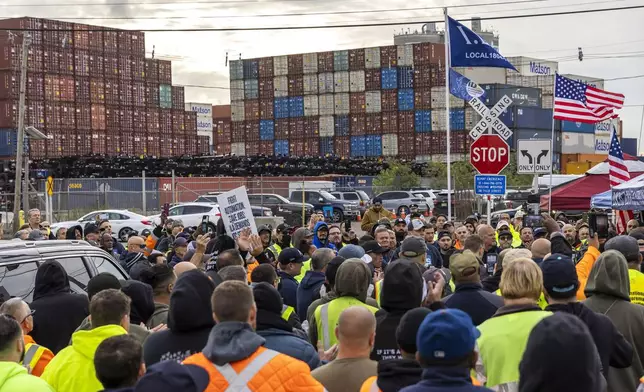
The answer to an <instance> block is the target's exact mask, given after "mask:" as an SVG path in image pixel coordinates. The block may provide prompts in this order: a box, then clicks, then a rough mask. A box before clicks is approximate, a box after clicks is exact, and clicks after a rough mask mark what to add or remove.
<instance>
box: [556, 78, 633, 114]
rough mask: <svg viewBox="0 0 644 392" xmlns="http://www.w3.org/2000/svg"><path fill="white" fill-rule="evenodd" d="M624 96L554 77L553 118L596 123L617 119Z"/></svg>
mask: <svg viewBox="0 0 644 392" xmlns="http://www.w3.org/2000/svg"><path fill="white" fill-rule="evenodd" d="M623 105H624V95H623V94H616V93H611V92H608V91H604V90H600V89H598V88H595V87H592V86H589V85H587V84H584V83H581V82H578V81H576V80H572V79H568V78H566V77H563V76H560V75H558V74H557V75H556V77H555V102H554V117H555V119H558V120H567V121H575V122H582V123H591V124H594V123H597V122H600V121H604V120H608V119H610V118H615V117H617V114H615V113H614V112H613V109H621V108H622V106H623Z"/></svg>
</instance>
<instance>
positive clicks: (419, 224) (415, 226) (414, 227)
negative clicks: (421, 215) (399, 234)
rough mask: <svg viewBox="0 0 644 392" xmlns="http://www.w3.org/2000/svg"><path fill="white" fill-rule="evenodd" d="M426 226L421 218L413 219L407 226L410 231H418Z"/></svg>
mask: <svg viewBox="0 0 644 392" xmlns="http://www.w3.org/2000/svg"><path fill="white" fill-rule="evenodd" d="M424 227H425V224H424V223H423V221H421V220H420V219H412V220H411V221H410V222H409V225H408V226H407V230H409V231H418V230H420V229H422V228H424Z"/></svg>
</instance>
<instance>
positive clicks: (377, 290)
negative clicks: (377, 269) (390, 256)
mask: <svg viewBox="0 0 644 392" xmlns="http://www.w3.org/2000/svg"><path fill="white" fill-rule="evenodd" d="M383 280H384V279H381V280H379V281H377V282H376V284H375V285H374V292H375V295H376V302H378V306H380V296H381V295H382V281H383Z"/></svg>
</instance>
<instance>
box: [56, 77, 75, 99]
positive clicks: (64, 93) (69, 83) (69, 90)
mask: <svg viewBox="0 0 644 392" xmlns="http://www.w3.org/2000/svg"><path fill="white" fill-rule="evenodd" d="M58 81H59V83H60V100H61V101H64V102H74V100H75V97H74V93H75V92H76V83H75V82H74V77H73V76H62V75H61V76H60V78H59V79H58Z"/></svg>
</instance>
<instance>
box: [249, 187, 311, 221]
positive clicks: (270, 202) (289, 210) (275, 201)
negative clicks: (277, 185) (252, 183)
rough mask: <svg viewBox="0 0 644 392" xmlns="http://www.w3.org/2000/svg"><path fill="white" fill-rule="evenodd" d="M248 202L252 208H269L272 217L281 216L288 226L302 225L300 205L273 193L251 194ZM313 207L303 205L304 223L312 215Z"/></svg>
mask: <svg viewBox="0 0 644 392" xmlns="http://www.w3.org/2000/svg"><path fill="white" fill-rule="evenodd" d="M248 201H249V202H250V203H251V204H252V205H254V206H261V207H265V208H269V209H270V211H272V213H273V215H274V216H281V217H282V218H284V222H285V223H287V224H288V225H290V226H301V225H302V203H294V202H291V201H290V200H288V199H287V198H285V197H283V196H281V195H278V194H275V193H253V194H249V195H248ZM313 211H314V209H313V206H312V205H311V204H307V203H305V204H304V221H305V222H306V221H308V219H309V218H310V217H311V215H312V214H313Z"/></svg>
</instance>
